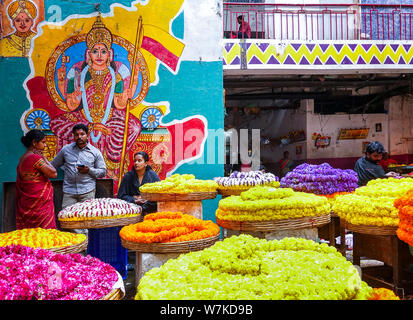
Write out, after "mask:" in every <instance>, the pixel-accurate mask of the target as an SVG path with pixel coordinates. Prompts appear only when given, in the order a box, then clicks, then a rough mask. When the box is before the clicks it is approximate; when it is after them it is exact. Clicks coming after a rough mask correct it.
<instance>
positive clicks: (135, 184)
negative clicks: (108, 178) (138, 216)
mask: <svg viewBox="0 0 413 320" xmlns="http://www.w3.org/2000/svg"><path fill="white" fill-rule="evenodd" d="M133 161H134V162H133V168H132V170H130V171H129V172H127V173H126V174H125V176H124V177H123V179H122V182H121V184H120V186H119V190H118V198H119V199H122V200H125V201H128V202H131V203H136V204H138V205H140V206H142V214H143V215H145V214H147V213H151V212H155V211H156V208H157V207H156V202H153V201H146V200H144V199H142V197H141V195H140V191H139V187H140V186H142V185H144V184H145V183H152V182H156V181H160V180H161V179H159V177H158V175H157V174H156V172H155V171H153V169H152V168H151V166H150V165H149V164H148V163H149V156H148V154H147V153H146V152H144V151H139V152H137V153H135V154H134V156H133Z"/></svg>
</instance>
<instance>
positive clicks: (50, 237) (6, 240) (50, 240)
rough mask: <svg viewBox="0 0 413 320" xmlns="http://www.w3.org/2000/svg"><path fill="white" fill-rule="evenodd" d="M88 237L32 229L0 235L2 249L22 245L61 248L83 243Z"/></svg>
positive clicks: (53, 230)
mask: <svg viewBox="0 0 413 320" xmlns="http://www.w3.org/2000/svg"><path fill="white" fill-rule="evenodd" d="M86 238H87V237H86V235H84V234H77V233H72V232H63V231H59V230H56V229H42V228H31V229H22V230H15V231H11V232H7V233H2V234H0V247H6V246H9V245H21V246H25V247H31V248H43V249H50V248H59V247H67V246H72V245H76V244H79V243H82V242H84V241H85V240H86Z"/></svg>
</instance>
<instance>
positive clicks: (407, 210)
mask: <svg viewBox="0 0 413 320" xmlns="http://www.w3.org/2000/svg"><path fill="white" fill-rule="evenodd" d="M394 206H395V207H396V208H397V209H399V227H398V229H397V231H396V234H397V236H398V237H399V239H400V240H402V241H404V242H406V243H407V244H409V245H410V246H413V190H410V191H408V192H407V193H406V195H405V196H403V197H401V198H398V199H396V200H395V201H394Z"/></svg>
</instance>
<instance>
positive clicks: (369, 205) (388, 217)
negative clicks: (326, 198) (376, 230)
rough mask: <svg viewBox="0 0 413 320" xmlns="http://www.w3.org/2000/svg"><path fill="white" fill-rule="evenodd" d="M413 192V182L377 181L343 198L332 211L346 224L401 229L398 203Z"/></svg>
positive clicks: (342, 196) (336, 201) (408, 179)
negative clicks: (399, 226) (398, 200)
mask: <svg viewBox="0 0 413 320" xmlns="http://www.w3.org/2000/svg"><path fill="white" fill-rule="evenodd" d="M412 188H413V179H410V178H403V179H395V178H388V179H375V180H370V181H369V182H368V183H367V185H366V186H363V187H360V188H357V189H356V190H355V191H354V192H353V193H352V194H348V195H339V196H337V197H336V198H335V200H334V202H333V203H332V210H333V211H334V212H335V213H336V214H337V215H338V216H339V217H340V218H342V219H344V220H345V221H347V222H349V223H351V224H355V225H371V226H393V227H397V226H398V225H399V213H398V210H397V208H396V206H395V205H396V203H395V200H396V199H397V198H399V197H401V196H403V195H405V194H406V192H407V191H409V190H410V189H412Z"/></svg>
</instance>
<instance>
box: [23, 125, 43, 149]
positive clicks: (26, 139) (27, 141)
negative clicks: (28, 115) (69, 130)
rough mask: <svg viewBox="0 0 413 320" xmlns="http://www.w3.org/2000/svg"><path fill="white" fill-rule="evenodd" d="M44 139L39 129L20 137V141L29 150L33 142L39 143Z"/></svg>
mask: <svg viewBox="0 0 413 320" xmlns="http://www.w3.org/2000/svg"><path fill="white" fill-rule="evenodd" d="M44 137H45V134H44V133H43V131H42V130H39V129H32V130H30V131H29V132H27V133H26V135H24V136H23V137H21V139H20V141H21V142H22V143H23V145H24V146H25V147H26V148H29V147H30V146H31V145H32V142H33V141H36V142H39V141H42V140H43V138H44Z"/></svg>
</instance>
